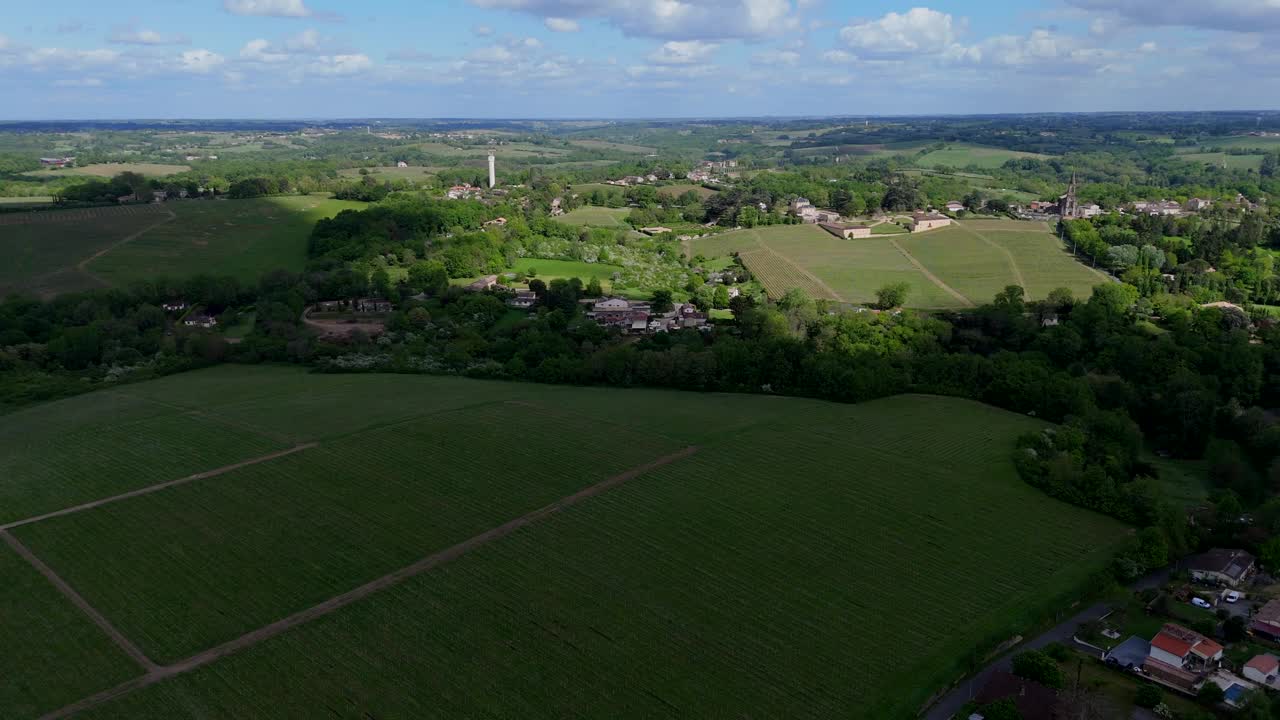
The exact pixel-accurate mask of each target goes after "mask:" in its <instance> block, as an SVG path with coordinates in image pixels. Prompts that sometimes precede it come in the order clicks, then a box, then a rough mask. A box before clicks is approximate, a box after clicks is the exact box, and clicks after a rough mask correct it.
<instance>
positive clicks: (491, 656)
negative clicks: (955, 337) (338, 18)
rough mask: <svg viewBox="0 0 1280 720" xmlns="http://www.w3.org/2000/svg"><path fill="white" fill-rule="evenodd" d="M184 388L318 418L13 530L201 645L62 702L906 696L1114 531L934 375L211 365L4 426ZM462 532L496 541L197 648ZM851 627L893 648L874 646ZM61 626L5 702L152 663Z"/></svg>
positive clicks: (710, 709) (148, 634) (12, 704)
mask: <svg viewBox="0 0 1280 720" xmlns="http://www.w3.org/2000/svg"><path fill="white" fill-rule="evenodd" d="M156 400H160V401H161V402H156ZM162 403H163V404H162ZM100 404H102V405H104V406H103V407H99V405H100ZM622 406H625V407H626V409H627V412H626V413H625V414H620V413H618V412H617V410H618V408H619V407H622ZM192 409H198V411H199V417H201V418H202V421H207V422H210V423H215V422H216V423H220V424H223V425H226V426H234V427H236V428H238V429H242V430H243V431H244V432H246V433H249V432H257V433H260V434H262V435H263V441H264V442H267V443H268V444H270V443H272V442H277V440H276V437H278V436H280V435H283V434H287V435H288V437H287V438H281V439H287V440H289V441H292V442H303V441H306V442H316V443H319V444H318V445H317V446H315V447H309V448H308V449H305V450H300V451H297V452H295V453H292V454H290V455H287V456H283V457H278V458H275V459H269V460H265V461H262V462H259V463H257V464H253V465H250V466H246V467H242V468H239V469H234V470H231V471H229V472H226V473H224V474H221V475H217V476H213V477H208V478H204V479H198V480H195V481H192V482H189V483H187V484H183V485H179V486H175V487H171V488H168V489H165V490H163V491H160V492H155V493H151V494H145V495H138V496H135V497H130V498H126V499H121V500H119V501H116V502H112V503H108V504H105V505H101V506H98V507H93V508H89V509H86V510H84V511H82V512H77V513H73V514H68V515H63V516H61V517H57V518H52V519H47V520H42V521H38V522H33V523H29V524H24V525H21V526H19V527H16V528H13V529H11V530H10V532H12V533H13V535H14V536H15V537H17V538H19V539H20V540H22V541H23V542H24V543H25V544H27V546H28V547H30V548H31V549H32V551H33V552H35V553H36V554H37V555H39V556H40V557H41V558H42V559H43V561H44V562H45V563H46V564H48V565H49V566H50V567H51V568H52V569H53V570H54V571H56V572H58V573H59V574H61V575H62V577H63V578H64V579H65V580H66V581H67V582H68V583H70V584H71V585H72V586H73V587H75V588H77V590H78V591H79V592H80V594H81V595H82V596H83V597H84V598H85V599H86V600H87V601H88V602H89V603H90V604H92V605H94V607H96V608H97V609H98V611H99V612H101V613H102V614H103V616H104V617H105V618H106V619H107V620H108V621H109V622H111V623H112V624H113V625H114V626H115V627H116V628H117V629H119V630H120V631H121V632H122V633H123V634H124V636H125V637H127V638H129V639H130V640H132V641H133V642H134V643H136V644H137V645H138V646H139V647H141V648H142V649H143V651H144V652H145V653H147V655H148V657H149V658H150V659H152V660H158V661H161V662H165V661H168V660H172V659H174V658H176V657H182V656H185V655H186V654H187V653H197V654H196V655H192V656H191V658H192V659H191V660H190V661H184V664H183V665H182V667H183V668H189V669H190V671H189V672H182V673H178V674H176V675H175V676H173V677H168V678H167V679H166V676H165V674H163V673H162V674H160V675H156V676H154V677H152V676H148V677H147V679H145V680H144V681H142V682H140V683H138V684H139V685H145V686H146V687H143V688H142V689H139V690H136V691H134V692H128V693H125V694H124V695H123V696H122V697H120V698H118V699H115V700H113V701H109V702H106V703H105V704H102V705H99V706H96V707H93V708H90V709H89V710H88V711H87V712H83V713H80V714H78V715H77V717H85V718H97V719H105V718H165V719H166V720H169V719H172V718H223V717H225V718H231V717H236V718H266V717H282V715H281V708H288V710H287V713H286V714H285V715H283V717H297V718H306V717H316V716H319V715H326V714H331V713H332V712H333V711H334V709H335V708H342V709H343V710H342V711H341V714H342V715H343V716H347V715H352V716H371V717H421V716H454V717H460V716H471V717H477V716H489V717H514V716H521V717H566V716H600V715H601V714H614V715H615V716H627V717H652V716H655V715H657V716H666V715H670V714H672V713H673V712H674V713H675V714H681V715H687V716H712V715H716V716H722V715H726V714H727V715H732V716H743V715H759V716H762V717H765V716H768V717H777V716H788V717H831V716H845V717H867V718H873V717H874V718H880V717H899V716H904V715H910V714H913V713H914V712H915V710H916V709H917V708H918V707H919V706H920V704H921V703H922V702H923V701H924V700H925V698H926V697H928V696H929V695H930V694H931V693H932V691H933V690H934V689H935V688H936V687H938V686H941V685H942V684H944V683H946V682H948V681H950V680H953V679H955V678H956V677H957V676H958V674H959V673H960V672H961V668H960V666H959V664H958V663H959V659H960V658H963V657H966V656H968V654H969V653H970V651H972V650H973V648H974V647H975V646H980V647H986V646H989V645H991V644H994V643H997V642H1000V641H1001V640H1003V639H1005V638H1008V637H1010V636H1011V635H1013V634H1015V633H1019V632H1024V631H1025V630H1026V629H1027V626H1028V624H1029V623H1031V622H1033V621H1034V619H1036V618H1038V617H1040V616H1041V614H1042V613H1044V612H1046V611H1050V610H1052V609H1053V607H1054V606H1056V604H1057V603H1058V602H1060V601H1061V599H1062V598H1063V597H1064V596H1065V595H1067V594H1069V593H1071V592H1072V591H1074V590H1076V589H1078V587H1079V585H1080V583H1082V582H1083V581H1084V579H1085V578H1086V577H1087V576H1088V575H1089V574H1091V573H1092V572H1094V571H1095V570H1097V569H1098V568H1100V567H1102V566H1103V565H1104V564H1105V562H1106V561H1107V558H1108V555H1109V549H1110V547H1112V545H1113V544H1114V543H1116V542H1118V541H1120V540H1121V539H1122V538H1123V537H1124V535H1125V532H1126V531H1125V529H1124V528H1123V527H1122V526H1121V525H1119V524H1118V523H1116V522H1114V521H1112V520H1110V519H1107V518H1105V517H1102V516H1098V515H1094V514H1091V513H1088V512H1086V511H1083V510H1080V509H1077V508H1074V507H1071V506H1068V505H1066V504H1064V503H1060V502H1058V501H1056V500H1053V499H1051V498H1049V497H1047V496H1045V495H1043V494H1041V493H1039V492H1038V491H1036V490H1035V489H1033V488H1031V487H1029V486H1027V485H1026V484H1024V483H1022V482H1021V481H1020V480H1019V479H1018V478H1017V476H1016V473H1015V471H1014V469H1013V467H1012V462H1011V460H1010V453H1011V450H1012V448H1013V444H1014V439H1015V438H1016V436H1017V435H1019V434H1020V433H1023V432H1026V431H1029V430H1032V429H1035V428H1038V427H1043V423H1041V422H1039V421H1037V420H1034V419H1032V418H1027V417H1023V416H1020V415H1015V414H1012V413H1007V412H1004V411H1001V410H997V409H994V408H990V407H987V406H983V405H980V404H977V403H973V402H969V401H964V400H958V399H953V398H940V397H931V396H899V397H895V398H887V399H883V400H878V401H873V402H869V403H865V404H861V405H836V404H830V403H824V402H820V401H814V400H805V399H793V398H774V397H762V396H741V395H718V396H707V395H700V394H693V393H687V394H685V393H676V392H666V391H649V390H613V389H604V388H572V387H564V386H539V385H531V384H511V383H500V382H485V381H473V380H464V379H458V378H439V377H426V376H390V375H309V374H307V373H305V372H304V371H301V370H299V369H296V368H277V367H232V366H223V367H218V368H213V369H210V370H204V371H198V372H194V373H187V374H184V375H179V376H173V377H170V378H165V379H162V380H158V381H153V382H149V383H144V384H139V385H132V386H124V387H122V388H121V389H120V390H119V391H117V392H115V393H110V394H107V393H96V394H91V395H85V396H80V397H77V398H72V399H69V400H64V401H59V402H56V403H52V404H49V405H45V406H38V407H35V408H30V409H27V410H23V411H19V412H16V413H13V414H11V415H8V416H5V417H3V418H0V447H3V448H4V449H5V451H6V453H7V452H8V451H9V450H11V449H12V448H13V447H15V446H16V445H18V444H19V443H25V442H29V441H31V440H35V441H36V442H37V443H40V442H54V441H55V440H61V442H62V443H63V444H64V445H67V446H68V449H69V450H71V451H72V452H77V451H78V450H77V449H76V448H75V447H74V446H76V445H78V444H82V443H86V442H88V439H87V437H86V436H85V435H84V434H80V435H77V434H75V433H72V434H71V435H70V436H67V434H66V432H65V428H64V425H65V424H66V423H67V422H68V421H72V422H74V423H77V424H78V426H82V427H85V428H86V429H87V428H90V427H93V426H94V425H95V424H96V425H102V424H104V423H110V422H113V421H114V418H116V417H129V416H131V414H132V415H140V416H144V417H145V418H146V419H148V420H153V421H155V422H156V423H162V422H164V421H165V420H170V421H171V420H173V419H174V418H177V417H181V416H184V415H187V414H189V413H190V411H191V410H192ZM334 418H341V419H340V421H337V422H334V421H333V419H334ZM295 420H296V421H297V422H295ZM510 427H520V428H522V429H523V431H522V435H521V440H520V442H518V443H513V442H511V435H510V432H509V428H510ZM20 431H21V432H20ZM267 433H270V436H268V435H267ZM137 434H138V433H134V435H135V436H136V435H137ZM922 436H927V437H930V438H932V439H933V440H932V441H931V442H930V443H920V442H919V438H920V437H922ZM134 442H137V443H141V441H134ZM187 442H188V441H185V440H177V439H167V438H157V439H153V440H151V441H150V443H148V444H149V445H150V446H151V447H152V448H154V452H156V453H157V454H163V453H164V452H165V448H166V447H168V448H170V449H176V448H179V447H185V446H186V443H187ZM166 443H167V445H166ZM690 448H692V449H690ZM682 449H684V450H682ZM78 452H81V453H82V456H85V457H87V456H88V454H89V453H91V452H92V449H91V448H86V449H84V450H80V451H78ZM172 454H175V455H182V453H172ZM3 456H4V453H0V457H3ZM206 460H207V461H208V462H210V464H211V466H217V465H218V464H219V463H225V462H226V460H225V459H217V460H214V459H211V458H207V459H206ZM658 460H661V462H660V463H656V461H658ZM655 463H656V464H655ZM629 469H634V470H635V471H636V472H635V473H633V474H634V475H635V477H632V478H631V479H629V480H628V481H626V482H621V481H620V480H619V481H618V482H619V483H621V484H617V485H616V486H612V487H608V488H607V489H606V488H600V489H598V490H594V491H593V492H598V494H594V495H593V496H590V497H587V496H584V497H582V498H580V499H579V500H575V501H574V503H575V504H572V505H571V506H566V507H564V509H562V510H560V511H559V512H556V513H553V514H550V515H546V516H540V515H539V516H531V517H533V518H535V519H530V520H527V521H524V522H527V524H525V525H524V526H523V527H520V528H519V529H515V526H513V527H512V528H511V529H509V530H504V531H502V532H501V533H499V534H496V535H492V534H490V535H485V534H484V533H486V531H488V530H491V529H494V528H498V527H499V526H502V525H503V523H505V522H507V521H510V520H513V519H515V518H519V517H522V516H523V514H524V513H527V512H529V510H531V509H533V508H536V507H540V506H545V505H546V504H547V503H549V502H551V501H552V500H554V499H556V498H562V497H566V496H569V495H570V494H572V493H574V492H575V490H577V489H580V488H584V487H586V486H588V485H591V484H592V483H597V482H599V481H601V480H603V479H605V478H606V477H625V476H620V475H618V473H621V472H623V471H626V470H629ZM0 477H6V478H7V477H16V480H15V481H13V482H12V485H13V486H14V487H17V488H32V487H35V486H38V485H40V484H42V483H43V481H42V480H41V479H40V478H38V477H29V476H28V474H27V472H26V471H25V470H24V469H20V472H18V473H17V475H16V476H15V475H13V474H12V473H5V474H0ZM780 480H785V482H780ZM64 489H67V488H65V487H64ZM103 492H107V490H105V489H104V490H103ZM82 498H83V494H81V493H79V492H78V491H77V492H69V494H68V496H67V497H66V498H65V502H66V503H67V504H68V505H70V504H74V503H75V502H77V501H80V502H82V501H83V499H82ZM2 506H4V505H0V507H2ZM995 518H999V519H1000V521H999V522H994V521H993V519H995ZM87 537H93V538H94V542H92V543H89V542H84V538H87ZM463 538H483V541H477V542H475V543H469V544H468V545H467V547H468V549H469V552H465V553H462V552H461V551H459V556H457V557H456V558H455V557H454V555H452V554H449V555H447V556H446V557H447V558H448V560H447V561H441V563H442V564H438V565H427V566H423V571H420V572H414V573H410V574H406V575H404V576H402V579H403V581H402V582H393V583H390V584H388V585H387V586H386V587H385V588H383V587H382V586H381V585H379V586H375V588H374V590H376V591H372V590H371V591H369V592H368V593H367V594H360V595H358V596H355V597H354V599H352V600H350V601H349V604H345V606H335V607H334V611H333V612H332V613H330V614H326V615H324V616H323V617H320V618H319V619H316V620H314V621H312V622H306V623H302V624H297V625H296V626H287V625H286V626H282V629H281V631H279V632H278V633H276V632H275V631H273V633H272V634H271V635H270V636H269V637H268V636H266V635H264V636H262V637H261V639H262V641H261V642H256V640H257V639H259V638H258V636H252V637H251V638H250V639H249V640H245V641H244V643H246V644H244V645H234V646H229V647H230V651H229V654H227V655H225V656H223V655H221V654H215V653H210V654H205V653H203V651H204V650H207V649H209V648H210V647H211V646H212V645H213V644H215V643H217V642H220V641H223V640H226V639H227V638H229V637H234V636H236V635H237V634H239V633H242V632H246V631H247V630H249V629H252V628H253V627H256V626H257V625H261V624H264V623H267V622H271V621H273V620H275V619H278V618H281V617H283V616H285V615H287V614H289V613H292V612H296V611H298V610H301V609H302V608H305V607H308V606H310V605H312V604H314V603H316V602H320V601H321V600H323V599H325V598H327V597H331V596H333V595H336V594H338V593H343V592H345V591H347V590H350V589H352V588H355V587H356V586H358V585H359V584H360V583H362V582H365V581H368V580H369V579H370V578H371V577H373V576H376V575H378V574H380V573H384V572H390V569H394V568H398V567H405V566H408V565H409V564H410V563H412V562H414V560H416V559H418V558H421V557H423V556H426V555H429V554H430V553H433V552H436V551H437V550H439V549H441V548H443V547H448V546H450V545H451V544H453V543H456V542H459V540H460V539H463ZM0 550H3V548H0ZM3 563H4V556H3V555H0V575H3V576H4V577H6V578H7V577H8V575H7V574H6V573H7V572H8V571H7V570H6V566H5V565H4V564H3ZM18 569H19V570H22V569H24V568H22V567H21V566H20V567H19V568H18ZM380 588H381V589H380ZM53 597H54V600H56V599H57V598H58V597H59V596H58V595H56V594H54V596H53ZM4 600H5V596H4V594H3V592H2V591H0V602H4ZM11 602H16V603H17V604H18V607H17V608H16V609H15V612H19V613H21V612H29V611H30V609H31V608H35V607H40V608H45V607H47V606H48V605H50V604H53V605H56V602H54V601H53V600H50V599H49V598H48V597H45V596H39V595H36V594H30V596H29V594H26V593H24V594H22V595H19V596H15V597H14V598H13V599H12V600H11ZM6 614H7V613H6ZM4 622H5V620H4V619H3V617H2V616H0V627H3V623H4ZM90 627H91V628H92V626H90ZM957 627H961V628H963V630H962V631H960V632H957ZM867 646H870V647H890V646H891V647H894V648H895V650H894V652H893V653H886V654H884V655H883V656H882V657H881V659H880V660H879V661H877V662H876V663H874V664H868V663H867V662H866V660H865V653H863V652H861V651H859V650H858V648H860V647H867ZM68 647H70V648H71V650H73V651H74V652H75V653H79V654H86V657H91V656H92V654H93V653H94V652H99V654H101V652H100V649H99V650H95V647H97V646H95V645H93V644H92V643H84V644H82V645H77V646H70V645H68ZM240 647H243V648H244V649H243V650H239V651H236V650H237V649H238V648H240ZM79 654H76V655H74V659H71V660H67V659H62V658H59V661H60V662H62V663H63V664H64V666H66V667H75V668H76V672H75V673H62V674H58V673H51V672H46V673H39V674H37V675H36V676H34V678H33V684H20V685H18V686H16V687H15V688H13V689H12V690H10V691H9V694H6V691H0V702H2V703H4V704H3V705H0V715H3V716H5V717H6V718H10V717H11V718H15V719H22V718H31V717H36V716H38V715H40V714H42V713H45V712H49V711H51V710H54V709H56V708H57V707H60V706H61V705H60V704H61V703H64V702H66V700H67V698H68V697H72V696H75V695H77V694H78V693H84V694H88V693H90V692H93V691H96V690H98V689H101V688H102V687H105V686H110V685H112V684H114V683H117V682H119V681H120V680H122V679H124V678H128V677H131V676H134V675H137V674H138V668H137V667H136V666H135V665H133V664H132V663H130V662H129V661H128V660H127V659H124V658H108V660H109V662H101V663H98V664H94V663H91V662H88V661H87V660H81V658H80V656H79ZM2 666H3V665H0V667H2ZM44 667H47V666H44ZM281 668H289V669H290V670H289V676H288V682H281V679H282V678H281V675H280V672H281ZM482 669H483V671H482ZM28 672H30V671H28ZM709 689H711V690H714V692H709V691H708V690H709ZM677 709H678V710H677Z"/></svg>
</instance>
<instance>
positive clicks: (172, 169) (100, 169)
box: [22, 163, 191, 178]
mask: <svg viewBox="0 0 1280 720" xmlns="http://www.w3.org/2000/svg"><path fill="white" fill-rule="evenodd" d="M190 169H191V166H190V165H158V164H156V163H101V164H98V165H85V166H84V167H69V168H60V169H56V170H54V169H48V170H30V171H28V172H24V173H22V174H23V175H29V176H31V177H62V176H63V175H89V176H92V177H103V178H108V177H114V176H116V175H119V174H120V173H122V172H136V173H141V174H143V175H146V176H147V177H166V176H168V175H177V174H178V173H181V172H186V171H188V170H190Z"/></svg>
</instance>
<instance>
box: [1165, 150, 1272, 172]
mask: <svg viewBox="0 0 1280 720" xmlns="http://www.w3.org/2000/svg"><path fill="white" fill-rule="evenodd" d="M1178 157H1179V158H1181V159H1183V160H1186V161H1187V162H1198V163H1204V164H1206V165H1212V166H1214V167H1222V166H1223V164H1224V163H1225V164H1226V166H1227V169H1228V170H1257V169H1258V168H1260V167H1262V158H1263V156H1262V155H1228V154H1226V153H1223V152H1202V153H1186V154H1183V155H1178Z"/></svg>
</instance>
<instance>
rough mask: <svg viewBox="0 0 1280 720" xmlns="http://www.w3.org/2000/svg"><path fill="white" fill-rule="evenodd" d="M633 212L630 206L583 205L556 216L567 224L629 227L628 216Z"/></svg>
mask: <svg viewBox="0 0 1280 720" xmlns="http://www.w3.org/2000/svg"><path fill="white" fill-rule="evenodd" d="M630 214H631V209H630V208H604V207H595V206H592V205H583V206H582V207H580V208H577V209H576V210H570V211H569V212H567V213H565V214H564V215H561V216H560V217H558V218H556V221H557V222H562V223H564V224H565V225H587V226H591V227H617V228H622V227H628V225H627V223H626V218H627V216H628V215H630Z"/></svg>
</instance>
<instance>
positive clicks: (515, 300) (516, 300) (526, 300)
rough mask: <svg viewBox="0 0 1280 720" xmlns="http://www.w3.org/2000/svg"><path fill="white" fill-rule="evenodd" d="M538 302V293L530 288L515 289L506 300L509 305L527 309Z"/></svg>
mask: <svg viewBox="0 0 1280 720" xmlns="http://www.w3.org/2000/svg"><path fill="white" fill-rule="evenodd" d="M536 302H538V295H537V293H535V292H534V291H532V290H517V291H516V294H515V296H514V297H512V298H511V299H510V300H508V301H507V304H508V305H510V306H511V307H516V308H520V309H522V310H523V309H527V308H531V307H533V306H534V303H536Z"/></svg>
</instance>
